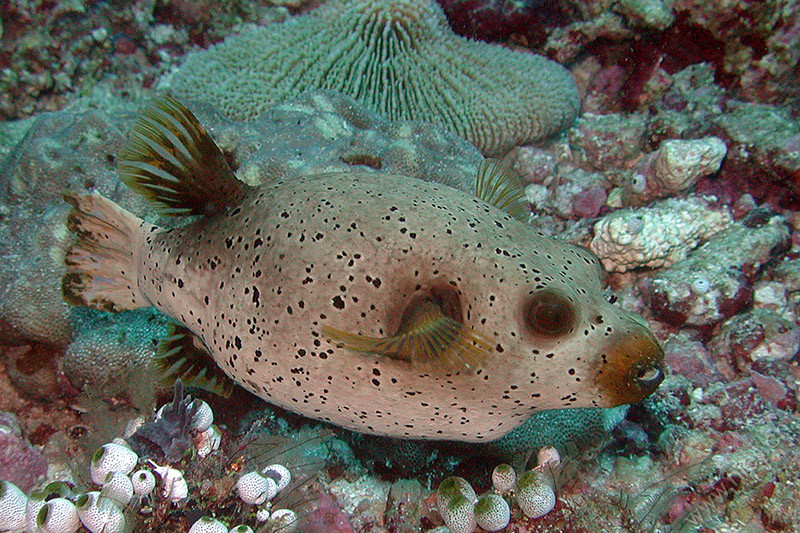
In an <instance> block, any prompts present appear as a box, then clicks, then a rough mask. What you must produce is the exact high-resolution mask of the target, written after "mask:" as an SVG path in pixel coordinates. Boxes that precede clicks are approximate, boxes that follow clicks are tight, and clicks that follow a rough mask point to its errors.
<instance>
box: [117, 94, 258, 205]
mask: <svg viewBox="0 0 800 533" xmlns="http://www.w3.org/2000/svg"><path fill="white" fill-rule="evenodd" d="M119 169H120V172H121V174H122V175H121V179H122V181H123V182H125V184H126V185H127V186H128V187H130V188H131V189H133V190H135V191H136V192H138V193H140V194H142V195H143V196H144V197H145V198H147V199H148V200H150V201H151V202H153V203H154V204H155V205H156V207H157V209H158V211H159V213H161V214H162V215H168V216H181V215H214V214H216V213H219V212H221V211H223V210H224V209H225V208H226V207H227V206H230V205H233V204H237V203H238V202H239V200H240V199H241V197H242V195H243V194H244V192H245V191H246V190H247V188H248V187H247V185H245V184H244V183H242V182H241V181H239V180H238V179H237V178H236V176H235V175H234V174H233V170H231V167H230V166H229V165H228V162H227V160H226V159H225V156H224V155H223V154H222V152H221V151H220V149H219V147H217V145H216V144H215V143H214V141H213V139H211V137H210V136H209V135H208V132H207V131H206V129H205V128H204V127H203V125H202V124H200V121H199V120H197V118H196V117H195V116H194V115H193V114H192V112H191V111H189V110H188V109H187V108H186V107H185V106H184V105H183V104H181V103H180V102H178V101H177V100H175V99H174V98H172V97H170V96H166V95H165V96H161V97H158V98H156V99H155V100H153V101H152V102H151V103H150V104H149V105H148V106H147V107H146V108H145V109H144V110H143V111H142V113H141V114H140V115H139V118H138V119H137V120H136V124H135V125H134V126H133V129H132V130H131V133H130V136H129V141H128V147H127V148H125V149H124V150H123V151H122V153H121V154H120V164H119Z"/></svg>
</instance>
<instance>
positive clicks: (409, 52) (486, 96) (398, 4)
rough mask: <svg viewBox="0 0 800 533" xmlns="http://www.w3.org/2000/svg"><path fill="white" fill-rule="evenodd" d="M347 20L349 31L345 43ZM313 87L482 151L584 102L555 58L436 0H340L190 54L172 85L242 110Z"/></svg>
mask: <svg viewBox="0 0 800 533" xmlns="http://www.w3.org/2000/svg"><path fill="white" fill-rule="evenodd" d="M343 28H346V30H347V33H348V35H349V36H350V37H349V38H348V39H347V40H346V41H345V42H341V43H340V41H341V31H342V29H343ZM339 43H340V44H339ZM329 50H335V51H336V52H335V53H331V52H329ZM315 89H333V90H336V91H341V92H342V93H345V94H347V95H349V96H351V97H353V98H355V99H356V100H358V101H359V102H361V103H362V104H364V105H366V106H367V107H369V108H370V109H372V110H374V111H377V112H379V113H381V114H382V115H384V116H386V117H388V118H389V119H391V120H423V121H427V122H433V123H435V124H439V125H441V126H444V127H445V128H447V129H448V130H450V131H452V132H454V133H456V134H457V135H459V136H461V137H463V138H465V139H467V140H468V141H470V142H471V143H473V144H474V145H475V146H477V147H478V149H479V150H481V151H482V152H483V153H485V154H497V153H503V152H505V151H507V150H508V149H510V148H511V147H512V146H514V145H517V144H523V143H525V142H529V141H532V140H535V139H539V138H542V137H546V136H548V135H551V134H553V133H555V132H558V131H560V130H561V129H563V128H565V127H566V126H568V125H569V124H570V123H571V122H572V121H573V120H574V118H575V116H576V115H577V112H578V107H579V100H578V94H577V90H576V87H575V84H574V82H573V80H572V78H571V76H570V74H569V73H568V72H567V71H566V70H564V69H563V68H562V67H561V66H560V65H558V64H556V63H554V62H552V61H549V60H547V59H545V58H543V57H541V56H536V55H533V54H529V53H525V52H519V51H512V50H508V49H506V48H503V47H500V46H497V45H488V44H485V43H480V42H475V41H471V40H467V39H463V38H461V37H458V36H457V35H455V34H454V33H453V32H452V30H450V28H449V27H448V25H447V20H446V19H445V17H444V14H443V13H442V11H441V9H440V8H439V6H438V5H436V4H435V3H433V2H432V0H385V1H383V2H371V1H368V0H358V1H345V0H333V1H331V2H328V3H327V4H325V5H324V6H323V7H321V8H319V9H317V10H315V11H313V12H311V13H309V14H307V15H303V16H300V17H296V18H293V19H290V20H288V21H287V22H285V23H283V24H280V25H272V26H268V27H265V28H251V29H248V30H245V31H244V32H242V33H240V34H238V35H236V36H233V37H230V38H228V39H226V40H225V42H223V43H222V44H220V45H217V46H215V47H213V48H211V49H209V50H207V51H204V52H200V53H197V54H191V55H189V56H188V58H187V60H186V62H185V63H184V64H183V65H182V66H181V68H180V69H179V70H178V72H177V73H176V74H175V75H174V77H173V78H172V80H171V83H170V90H171V91H172V92H173V94H175V95H176V96H178V97H181V98H188V99H197V100H202V101H207V102H211V103H213V104H215V105H217V106H219V107H220V108H221V109H222V110H223V111H224V112H225V113H226V115H228V116H229V117H231V118H234V119H236V120H252V119H253V118H256V117H258V116H260V115H261V114H262V113H263V112H264V111H265V110H266V109H267V108H268V107H269V106H271V105H273V104H274V103H275V102H278V101H281V100H283V99H286V98H291V97H295V96H297V95H299V94H300V93H302V92H303V91H309V90H315Z"/></svg>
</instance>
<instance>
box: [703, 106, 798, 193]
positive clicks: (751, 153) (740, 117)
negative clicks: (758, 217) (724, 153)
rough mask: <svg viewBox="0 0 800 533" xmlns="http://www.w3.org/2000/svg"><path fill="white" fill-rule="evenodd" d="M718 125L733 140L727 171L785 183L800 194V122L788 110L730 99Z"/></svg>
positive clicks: (753, 179)
mask: <svg viewBox="0 0 800 533" xmlns="http://www.w3.org/2000/svg"><path fill="white" fill-rule="evenodd" d="M714 124H715V126H716V127H717V128H718V129H719V135H720V136H722V137H723V138H725V139H727V140H728V142H729V153H728V158H727V159H726V161H725V166H724V173H725V174H730V175H733V176H735V177H738V178H739V179H744V180H746V181H748V182H750V183H755V184H759V182H764V181H766V182H768V183H769V182H777V183H783V184H785V185H787V186H788V187H789V188H791V189H792V190H793V191H794V194H795V196H800V122H798V120H797V117H796V116H792V114H791V112H790V111H789V110H788V109H785V108H780V107H776V106H773V105H765V104H755V103H748V102H739V101H735V100H729V101H728V102H727V104H726V106H725V112H724V113H723V114H721V115H719V116H717V117H716V118H715V120H714ZM754 196H755V195H754Z"/></svg>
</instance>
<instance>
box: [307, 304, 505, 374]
mask: <svg viewBox="0 0 800 533" xmlns="http://www.w3.org/2000/svg"><path fill="white" fill-rule="evenodd" d="M322 334H323V335H325V336H326V337H327V338H328V339H329V340H330V341H331V342H333V343H334V344H336V345H338V346H339V347H343V348H348V349H350V350H354V351H357V352H364V353H370V354H374V355H378V356H386V357H389V358H391V359H401V360H404V361H409V362H411V363H412V364H413V365H419V364H422V365H424V366H433V367H439V368H443V369H444V370H446V371H454V372H461V371H464V370H470V369H473V370H474V369H477V368H480V367H481V366H483V363H484V361H485V360H486V358H487V357H488V355H489V354H490V353H491V352H492V350H493V348H492V345H491V344H490V341H489V339H487V338H486V337H484V336H483V335H482V334H480V333H478V332H477V331H475V330H473V329H472V328H470V327H469V326H466V325H464V324H462V323H460V322H458V321H456V320H454V319H452V318H450V317H448V316H446V315H445V314H444V313H442V309H441V307H439V306H438V305H437V304H436V303H434V302H431V301H426V302H424V303H422V304H420V305H419V306H417V307H416V308H415V309H414V310H413V311H412V312H411V313H410V314H409V316H408V317H407V318H406V319H405V320H404V323H403V324H402V325H401V326H400V330H399V331H398V332H397V334H396V335H394V336H392V337H386V338H380V337H368V336H366V335H358V334H355V333H348V332H346V331H341V330H338V329H336V328H332V327H330V326H323V327H322Z"/></svg>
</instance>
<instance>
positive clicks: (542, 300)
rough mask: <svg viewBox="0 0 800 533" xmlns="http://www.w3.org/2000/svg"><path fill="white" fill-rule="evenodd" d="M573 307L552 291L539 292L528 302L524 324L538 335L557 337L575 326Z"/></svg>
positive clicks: (563, 297)
mask: <svg viewBox="0 0 800 533" xmlns="http://www.w3.org/2000/svg"><path fill="white" fill-rule="evenodd" d="M575 319H576V315H575V307H574V306H573V305H572V303H571V302H570V301H569V299H568V298H567V297H566V296H564V295H563V294H560V293H558V292H556V291H554V290H550V289H545V290H543V291H539V292H537V293H536V294H534V295H533V296H531V299H530V300H528V303H527V305H526V307H525V323H526V324H527V326H528V328H529V329H530V330H531V331H532V332H533V333H537V334H539V335H544V336H547V337H557V336H559V335H563V334H564V333H567V332H568V331H570V330H571V329H572V327H573V326H574V325H575Z"/></svg>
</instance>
